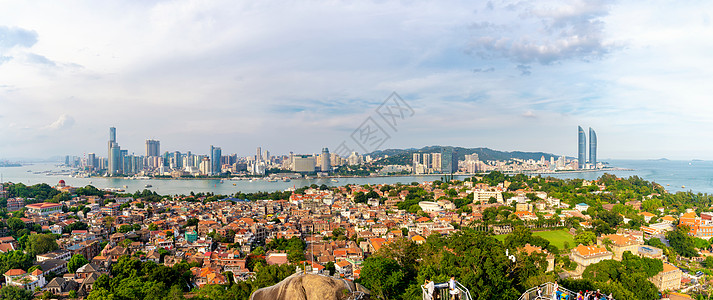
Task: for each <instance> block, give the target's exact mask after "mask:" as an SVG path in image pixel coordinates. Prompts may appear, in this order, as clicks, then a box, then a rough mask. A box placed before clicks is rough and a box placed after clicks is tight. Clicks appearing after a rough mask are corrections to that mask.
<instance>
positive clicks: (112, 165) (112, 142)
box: [107, 127, 121, 175]
mask: <svg viewBox="0 0 713 300" xmlns="http://www.w3.org/2000/svg"><path fill="white" fill-rule="evenodd" d="M107 152H108V155H107V157H108V161H109V166H108V168H107V171H108V173H109V175H114V174H119V173H120V169H121V148H120V147H119V144H118V143H117V142H116V128H114V127H109V143H108V151H107Z"/></svg>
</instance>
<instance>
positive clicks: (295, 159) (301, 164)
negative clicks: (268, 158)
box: [291, 154, 315, 173]
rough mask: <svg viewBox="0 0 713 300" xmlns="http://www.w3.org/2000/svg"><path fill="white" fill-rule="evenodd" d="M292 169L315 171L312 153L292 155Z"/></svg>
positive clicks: (296, 170)
mask: <svg viewBox="0 0 713 300" xmlns="http://www.w3.org/2000/svg"><path fill="white" fill-rule="evenodd" d="M291 159H292V171H295V172H308V173H309V172H314V167H315V161H314V156H312V155H299V154H295V155H292V158H291Z"/></svg>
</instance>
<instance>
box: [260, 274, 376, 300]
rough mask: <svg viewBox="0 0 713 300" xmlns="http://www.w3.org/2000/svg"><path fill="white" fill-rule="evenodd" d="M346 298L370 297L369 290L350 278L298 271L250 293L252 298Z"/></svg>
mask: <svg viewBox="0 0 713 300" xmlns="http://www.w3.org/2000/svg"><path fill="white" fill-rule="evenodd" d="M359 295H362V296H361V298H359V297H357V296H359ZM350 297H351V298H350ZM346 299H369V290H367V289H366V288H364V287H363V286H361V285H360V284H357V283H354V282H352V281H348V280H342V279H338V278H334V277H329V276H322V275H315V274H301V273H298V274H293V275H291V276H289V277H287V278H285V279H284V280H282V281H280V282H279V283H278V284H276V285H273V286H269V287H265V288H261V289H259V290H257V291H255V292H254V293H253V294H252V295H250V300H346Z"/></svg>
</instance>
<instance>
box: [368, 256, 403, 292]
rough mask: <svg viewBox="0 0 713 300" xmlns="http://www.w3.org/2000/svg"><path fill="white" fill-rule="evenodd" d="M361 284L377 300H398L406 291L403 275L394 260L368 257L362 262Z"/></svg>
mask: <svg viewBox="0 0 713 300" xmlns="http://www.w3.org/2000/svg"><path fill="white" fill-rule="evenodd" d="M360 280H361V284H363V285H364V286H365V287H366V288H367V289H369V290H371V292H372V293H373V294H374V295H376V296H377V297H379V298H383V299H398V298H401V295H402V294H403V292H404V291H405V289H406V281H405V274H404V272H403V270H401V267H400V266H399V263H398V262H397V261H396V260H395V259H391V258H386V257H369V258H367V259H366V260H364V262H363V264H362V269H361V276H360Z"/></svg>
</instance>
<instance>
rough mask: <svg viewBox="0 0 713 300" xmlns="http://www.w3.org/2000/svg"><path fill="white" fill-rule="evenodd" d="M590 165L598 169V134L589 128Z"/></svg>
mask: <svg viewBox="0 0 713 300" xmlns="http://www.w3.org/2000/svg"><path fill="white" fill-rule="evenodd" d="M589 164H590V165H592V168H596V167H597V133H596V132H594V129H592V127H589Z"/></svg>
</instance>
